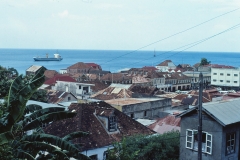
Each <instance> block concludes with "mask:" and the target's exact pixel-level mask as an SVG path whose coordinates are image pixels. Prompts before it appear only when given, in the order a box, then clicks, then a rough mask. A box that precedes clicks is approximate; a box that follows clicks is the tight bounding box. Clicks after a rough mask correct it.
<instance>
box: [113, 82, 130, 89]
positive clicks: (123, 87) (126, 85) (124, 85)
mask: <svg viewBox="0 0 240 160" xmlns="http://www.w3.org/2000/svg"><path fill="white" fill-rule="evenodd" d="M110 87H115V88H122V89H128V88H130V87H131V84H118V83H112V84H111V85H110Z"/></svg>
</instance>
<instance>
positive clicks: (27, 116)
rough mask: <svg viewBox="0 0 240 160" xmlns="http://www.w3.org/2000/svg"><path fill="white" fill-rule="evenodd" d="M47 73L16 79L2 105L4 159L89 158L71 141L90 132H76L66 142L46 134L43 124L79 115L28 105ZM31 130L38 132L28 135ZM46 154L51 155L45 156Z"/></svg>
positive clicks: (0, 136)
mask: <svg viewBox="0 0 240 160" xmlns="http://www.w3.org/2000/svg"><path fill="white" fill-rule="evenodd" d="M45 70H46V69H45V68H44V67H42V68H41V69H40V70H39V71H38V73H37V74H36V75H35V76H33V77H31V78H28V79H26V78H24V77H23V76H22V75H21V76H19V77H17V78H15V79H14V81H13V82H12V84H11V86H10V88H9V92H8V94H7V96H6V98H5V101H4V103H1V104H0V107H1V108H0V111H1V112H0V128H1V130H0V159H35V158H36V157H37V155H39V156H38V158H37V159H69V158H70V157H74V158H76V159H89V158H88V157H87V156H85V155H82V154H80V152H79V149H78V148H77V146H76V145H74V144H72V143H71V142H70V141H69V140H71V139H72V138H78V137H82V136H85V135H87V133H81V134H79V133H73V134H72V135H68V136H67V138H65V139H64V138H59V137H57V136H53V135H49V134H44V133H42V129H41V127H42V125H45V124H48V123H51V122H53V121H56V120H61V119H65V118H71V117H74V116H75V115H76V113H74V112H69V111H64V108H60V107H52V108H45V109H42V107H41V106H39V105H28V106H26V103H27V101H28V100H29V98H30V97H31V96H32V94H33V93H34V92H35V91H36V90H37V88H38V87H40V86H41V85H42V84H43V82H44V79H45V77H44V71H45ZM29 130H35V132H34V133H33V134H31V135H27V134H25V133H26V131H29ZM38 131H41V132H38ZM42 151H47V152H46V154H43V152H42ZM2 157H4V158H2Z"/></svg>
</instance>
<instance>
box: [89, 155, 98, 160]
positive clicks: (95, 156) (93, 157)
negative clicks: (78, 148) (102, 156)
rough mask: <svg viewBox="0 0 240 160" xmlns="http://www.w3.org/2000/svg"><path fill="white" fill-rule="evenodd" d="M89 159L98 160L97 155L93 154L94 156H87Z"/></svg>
mask: <svg viewBox="0 0 240 160" xmlns="http://www.w3.org/2000/svg"><path fill="white" fill-rule="evenodd" d="M89 158H90V159H91V160H98V155H97V154H94V155H91V156H89Z"/></svg>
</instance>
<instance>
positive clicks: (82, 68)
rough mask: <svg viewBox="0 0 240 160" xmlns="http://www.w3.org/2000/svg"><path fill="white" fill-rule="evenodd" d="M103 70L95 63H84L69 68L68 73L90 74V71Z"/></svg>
mask: <svg viewBox="0 0 240 160" xmlns="http://www.w3.org/2000/svg"><path fill="white" fill-rule="evenodd" d="M91 69H92V70H102V68H101V66H100V65H97V64H95V63H83V62H78V63H75V64H73V65H71V66H69V67H67V73H70V74H75V73H88V72H89V70H91Z"/></svg>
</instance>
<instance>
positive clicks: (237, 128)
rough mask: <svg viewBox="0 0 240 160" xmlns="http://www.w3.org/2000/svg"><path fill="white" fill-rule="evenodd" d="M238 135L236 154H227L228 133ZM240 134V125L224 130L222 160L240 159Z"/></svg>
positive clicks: (230, 126)
mask: <svg viewBox="0 0 240 160" xmlns="http://www.w3.org/2000/svg"><path fill="white" fill-rule="evenodd" d="M233 132H235V133H236V141H235V143H236V145H235V153H232V154H230V155H227V154H226V135H227V134H228V133H233ZM239 133H240V124H233V125H229V126H227V127H225V128H224V129H223V141H222V150H221V152H222V157H221V158H222V160H231V159H234V160H235V159H239V135H240V134H239Z"/></svg>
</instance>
